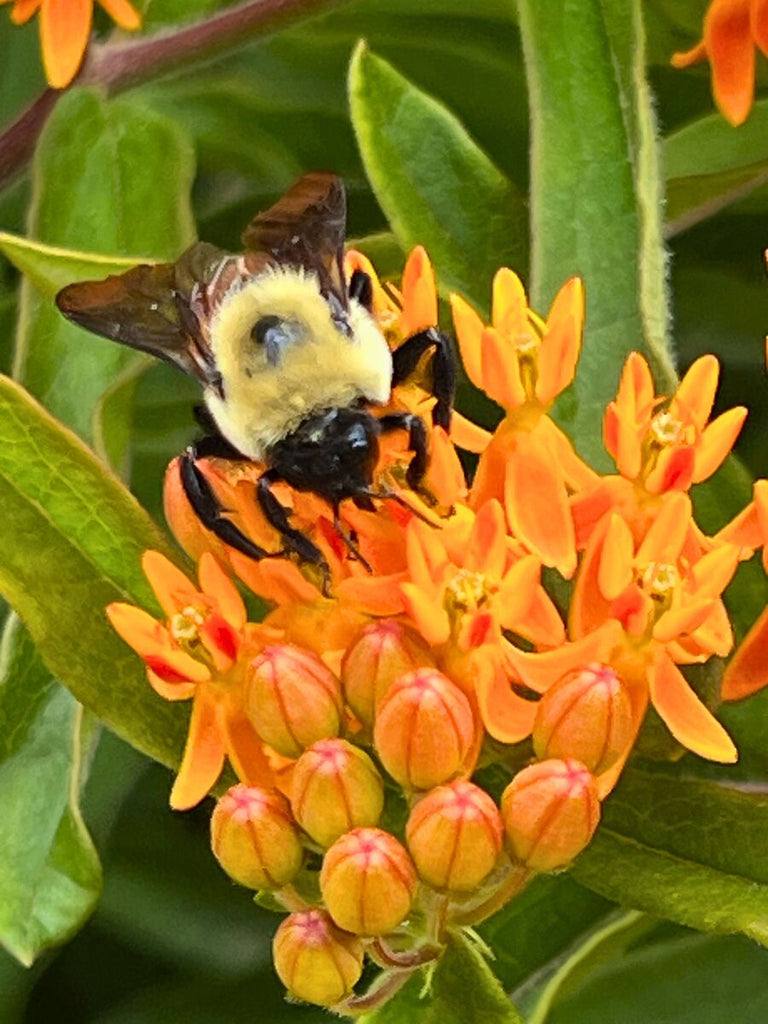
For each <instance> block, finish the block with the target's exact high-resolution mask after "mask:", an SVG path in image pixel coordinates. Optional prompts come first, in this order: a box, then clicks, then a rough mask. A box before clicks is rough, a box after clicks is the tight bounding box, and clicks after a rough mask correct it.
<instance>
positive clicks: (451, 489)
mask: <svg viewBox="0 0 768 1024" xmlns="http://www.w3.org/2000/svg"><path fill="white" fill-rule="evenodd" d="M455 422H456V417H455V415H454V416H453V417H452V422H451V434H452V435H453V427H454V425H455ZM464 422H465V423H468V422H469V421H468V420H465V421H464ZM478 429H480V428H478ZM483 433H485V431H483ZM490 436H491V435H490V434H488V438H489V439H490ZM427 485H428V487H429V489H430V490H431V491H432V493H433V494H434V496H435V497H436V498H437V500H438V501H439V502H440V504H441V505H447V506H451V505H454V504H456V502H458V501H463V500H464V499H465V498H466V495H467V481H466V478H465V476H464V469H463V467H462V465H461V459H460V458H459V456H458V453H457V451H456V449H455V448H454V446H453V444H452V443H451V438H449V437H448V434H447V433H446V431H445V430H443V428H442V427H435V428H434V429H433V430H432V437H431V438H430V452H429V470H428V472H427Z"/></svg>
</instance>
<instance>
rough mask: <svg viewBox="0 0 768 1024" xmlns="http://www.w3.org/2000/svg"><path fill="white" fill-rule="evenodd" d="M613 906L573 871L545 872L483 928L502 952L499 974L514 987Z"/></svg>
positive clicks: (486, 938)
mask: <svg viewBox="0 0 768 1024" xmlns="http://www.w3.org/2000/svg"><path fill="white" fill-rule="evenodd" d="M610 910H611V904H609V903H608V902H606V900H604V899H602V898H601V897H599V896H596V895H595V893H592V892H590V891H589V889H585V888H583V887H582V886H580V885H577V884H576V882H574V881H573V879H572V878H570V877H569V876H568V875H557V876H552V875H540V876H539V877H537V878H535V879H534V880H533V881H532V882H531V884H530V885H529V886H528V887H527V888H526V889H524V890H523V891H522V892H521V893H520V895H519V896H516V897H515V898H514V899H513V900H512V901H511V902H510V903H508V904H507V905H506V907H504V908H503V909H502V910H500V911H499V913H498V914H495V915H494V916H493V917H492V918H490V919H489V920H488V921H486V922H485V923H484V924H483V925H482V926H481V927H480V929H479V930H480V934H481V935H482V937H483V939H484V941H485V942H487V943H488V945H489V946H490V947H491V949H492V950H493V952H494V956H495V957H496V959H495V961H494V965H493V969H494V973H495V974H497V975H498V976H499V978H500V979H501V981H502V982H503V984H504V987H505V988H506V989H507V990H508V991H511V990H512V989H516V988H518V987H519V986H520V985H522V984H524V983H525V982H526V981H527V980H528V979H529V978H530V977H531V976H532V975H537V974H538V973H539V972H541V971H542V970H544V971H547V970H549V969H551V965H552V964H553V962H554V963H559V962H560V959H561V957H562V956H563V954H564V953H565V951H566V950H568V949H569V948H570V947H571V946H572V945H573V943H574V942H576V941H578V940H580V939H581V937H582V936H583V935H584V933H585V932H587V931H589V930H590V929H591V928H592V927H593V926H594V925H595V923H596V922H599V921H602V920H604V919H605V917H606V915H607V913H608V912H609V911H610Z"/></svg>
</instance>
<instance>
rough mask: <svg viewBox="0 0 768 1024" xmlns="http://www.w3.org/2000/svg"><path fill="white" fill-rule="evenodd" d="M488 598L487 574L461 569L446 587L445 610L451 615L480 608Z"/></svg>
mask: <svg viewBox="0 0 768 1024" xmlns="http://www.w3.org/2000/svg"><path fill="white" fill-rule="evenodd" d="M487 599H488V588H487V586H486V582H485V576H484V575H483V574H482V573H481V572H473V571H472V570H471V569H459V571H458V572H457V573H456V575H455V576H454V577H453V579H452V580H451V581H450V583H449V584H448V586H447V587H446V588H445V601H444V604H445V610H446V611H447V612H448V614H449V615H451V614H454V615H455V614H456V613H462V612H466V611H469V610H470V609H472V610H474V609H475V608H479V607H480V605H481V604H484V603H485V601H487Z"/></svg>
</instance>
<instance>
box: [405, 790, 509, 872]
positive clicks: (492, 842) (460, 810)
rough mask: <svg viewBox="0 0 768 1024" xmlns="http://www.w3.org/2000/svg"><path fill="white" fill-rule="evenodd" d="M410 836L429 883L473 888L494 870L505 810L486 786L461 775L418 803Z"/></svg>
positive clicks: (418, 867)
mask: <svg viewBox="0 0 768 1024" xmlns="http://www.w3.org/2000/svg"><path fill="white" fill-rule="evenodd" d="M405 837H406V842H407V843H408V849H409V850H410V851H411V856H412V857H413V860H414V863H415V864H416V870H417V871H418V872H419V875H420V876H421V878H423V879H424V881H425V882H427V883H428V884H429V885H432V886H434V887H435V888H437V889H448V890H449V891H451V892H470V891H471V890H472V889H475V888H477V886H478V885H480V883H481V882H482V881H483V879H484V878H485V877H486V876H487V875H489V874H490V872H491V871H492V870H493V868H494V866H495V864H496V861H497V860H498V857H499V854H500V853H501V847H502V841H503V838H504V828H503V826H502V822H501V815H500V814H499V809H498V807H497V806H496V804H495V803H494V802H493V800H492V799H491V798H490V797H489V796H488V794H487V793H486V792H485V790H483V789H480V787H479V786H475V785H474V784H473V783H471V782H466V781H465V780H463V779H457V780H456V781H455V782H452V783H450V785H448V786H438V787H437V789H433V790H432V791H431V792H430V793H427V795H426V796H425V797H424V798H423V799H422V800H420V801H419V802H418V803H417V804H416V806H415V807H414V809H413V810H412V811H411V816H410V818H409V819H408V824H407V826H406V830H405Z"/></svg>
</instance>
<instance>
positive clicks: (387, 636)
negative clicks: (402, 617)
mask: <svg viewBox="0 0 768 1024" xmlns="http://www.w3.org/2000/svg"><path fill="white" fill-rule="evenodd" d="M433 664H434V661H433V659H432V656H431V654H430V652H429V648H428V647H427V645H426V644H425V643H424V641H423V640H422V639H421V638H420V637H419V636H418V634H417V633H415V632H414V631H413V630H412V629H409V628H408V627H407V626H404V625H402V623H400V622H396V621H395V620H394V619H381V620H380V621H379V622H373V623H371V624H370V625H368V626H366V627H365V629H363V631H362V632H361V633H360V635H359V637H358V638H357V640H356V641H355V642H354V643H353V644H352V646H351V647H350V648H349V649H348V651H347V653H346V655H345V656H344V661H343V662H342V665H341V683H342V686H343V688H344V696H345V698H346V701H347V704H349V706H350V707H351V708H352V710H353V711H354V713H355V714H356V715H357V717H358V718H359V719H360V721H361V722H362V723H363V724H364V725H367V726H368V727H369V728H370V727H371V726H372V725H373V720H374V716H375V713H376V708H377V707H378V706H379V704H380V703H381V701H382V700H383V698H384V697H385V696H386V694H387V692H388V690H389V688H390V687H391V686H392V684H393V683H394V682H395V680H397V679H399V678H400V676H403V675H405V674H406V672H411V671H412V670H413V669H415V668H420V667H421V666H424V665H433Z"/></svg>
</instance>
